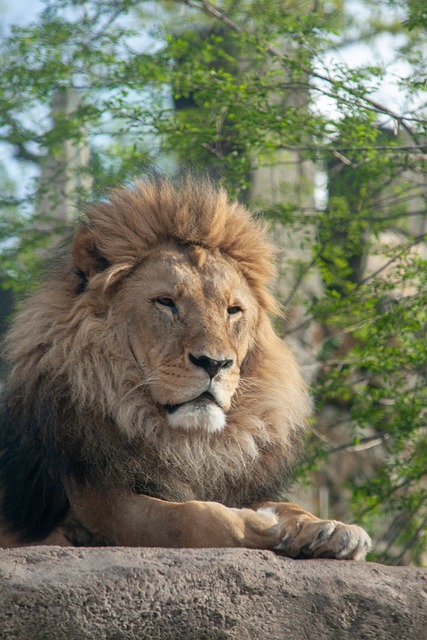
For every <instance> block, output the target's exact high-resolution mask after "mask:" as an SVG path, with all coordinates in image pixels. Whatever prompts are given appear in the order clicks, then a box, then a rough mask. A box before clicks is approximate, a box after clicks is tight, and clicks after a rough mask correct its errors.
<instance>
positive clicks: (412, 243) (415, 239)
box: [357, 233, 427, 288]
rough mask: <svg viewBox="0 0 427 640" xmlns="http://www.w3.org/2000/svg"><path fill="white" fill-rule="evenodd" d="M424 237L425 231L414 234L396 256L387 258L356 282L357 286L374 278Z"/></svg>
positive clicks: (426, 235)
mask: <svg viewBox="0 0 427 640" xmlns="http://www.w3.org/2000/svg"><path fill="white" fill-rule="evenodd" d="M426 238H427V233H423V234H422V235H420V236H416V237H415V238H414V240H413V241H412V242H408V244H406V245H405V246H404V247H403V248H402V250H401V251H399V253H398V254H397V255H396V256H394V257H393V258H390V260H387V262H386V263H385V264H383V265H382V267H380V268H379V269H377V270H376V271H374V272H373V273H371V274H369V275H368V276H366V278H363V280H361V281H360V282H359V283H358V285H357V288H360V287H362V286H363V285H364V284H366V283H367V282H369V280H372V279H373V278H376V277H377V276H378V275H379V274H380V273H382V272H383V271H385V270H386V269H387V268H388V267H389V266H390V265H392V264H393V263H394V262H396V260H399V258H401V257H402V256H403V255H404V254H405V253H406V252H407V251H408V249H411V248H412V247H415V246H416V245H417V244H420V242H423V241H424V240H425V239H426Z"/></svg>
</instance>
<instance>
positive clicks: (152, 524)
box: [69, 489, 281, 548]
mask: <svg viewBox="0 0 427 640" xmlns="http://www.w3.org/2000/svg"><path fill="white" fill-rule="evenodd" d="M69 499H70V503H71V514H70V515H71V517H70V533H69V536H70V539H71V540H72V536H73V535H74V534H73V531H76V530H77V529H78V526H80V527H81V528H82V530H84V531H85V532H86V535H88V537H87V538H86V540H85V537H84V535H83V537H82V542H79V541H78V540H77V541H74V543H75V544H79V543H80V544H91V543H92V544H99V542H97V541H103V542H102V543H103V544H111V545H124V546H149V547H152V546H156V547H199V548H200V547H252V548H273V547H274V546H276V545H277V544H279V543H280V540H281V528H280V526H279V518H278V516H277V515H275V514H274V513H273V512H272V510H270V509H263V510H261V511H260V512H256V511H254V510H251V509H231V508H228V507H225V506H223V505H221V504H219V503H216V502H199V501H191V502H183V503H178V502H166V501H164V500H158V499H156V498H150V497H147V496H144V495H137V494H131V493H129V494H128V493H121V492H112V493H108V494H107V493H105V494H104V493H101V492H97V491H92V490H87V489H85V490H77V491H76V490H75V489H73V490H72V491H71V492H69ZM77 523H78V524H77ZM76 526H77V529H76ZM90 536H91V537H90ZM91 539H92V542H91Z"/></svg>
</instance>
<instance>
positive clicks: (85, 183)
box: [0, 0, 427, 564]
mask: <svg viewBox="0 0 427 640" xmlns="http://www.w3.org/2000/svg"><path fill="white" fill-rule="evenodd" d="M426 29H427V5H426V4H425V1H424V0H379V1H375V2H373V1H371V0H347V1H346V0H342V1H341V0H330V1H327V0H319V1H316V0H311V1H309V0H280V1H279V0H238V1H237V0H213V1H212V2H209V1H204V0H175V1H173V0H170V1H164V2H162V1H160V0H159V1H144V0H87V1H84V0H46V1H45V2H42V1H40V0H17V1H16V2H14V3H12V2H11V1H10V0H1V3H0V68H1V72H0V187H1V189H0V328H1V331H2V332H4V331H5V330H6V328H7V324H8V322H10V320H11V318H12V317H13V311H14V309H16V308H17V307H18V306H19V302H20V300H21V299H22V296H23V295H25V294H27V293H28V292H29V291H31V290H32V289H33V288H34V287H35V286H36V283H37V279H38V277H39V275H40V273H41V271H42V270H43V267H44V265H45V264H46V261H47V259H48V258H49V257H50V255H51V254H52V250H53V246H54V245H55V243H58V241H60V239H61V238H62V237H63V235H64V233H65V232H66V229H67V228H68V227H69V226H70V225H72V221H73V218H74V217H75V216H76V215H78V212H79V211H81V208H82V206H83V205H84V203H85V202H87V201H90V200H92V199H95V198H105V197H108V189H109V188H110V187H113V186H116V185H119V184H129V185H131V184H132V182H133V180H134V178H135V177H142V176H143V175H144V173H145V172H147V170H149V169H150V167H153V166H155V167H158V168H160V169H161V170H162V171H164V172H165V173H166V174H167V175H169V176H170V177H173V176H174V175H175V174H176V173H177V172H179V171H180V170H182V169H183V168H184V169H185V168H191V169H192V170H194V171H195V172H198V173H201V174H202V175H203V174H206V173H208V174H209V175H210V176H212V177H213V178H214V179H215V180H217V181H218V182H219V183H221V184H223V185H224V186H225V187H226V188H227V190H228V191H229V193H230V194H231V196H232V197H234V198H238V199H239V200H240V201H241V202H243V203H245V204H246V205H248V206H249V207H250V208H251V209H252V210H253V211H256V212H257V214H258V215H259V216H261V217H262V218H263V219H264V220H265V221H266V222H267V224H268V225H269V228H270V230H271V234H272V235H273V238H274V240H275V242H276V244H277V246H278V248H279V256H278V269H279V276H278V278H277V281H276V282H275V284H274V286H275V290H276V293H277V296H278V298H279V300H280V302H281V304H282V308H283V318H281V319H279V320H277V330H278V331H279V333H280V334H281V335H282V336H283V338H284V339H286V340H287V341H288V342H289V344H290V345H291V347H292V348H293V350H294V351H295V353H296V355H297V357H298V359H299V362H300V363H301V366H302V369H303V373H304V376H305V378H306V380H307V381H308V382H309V384H310V385H311V389H312V393H313V397H314V400H315V405H316V415H315V418H314V419H313V423H312V425H311V426H312V428H311V430H310V434H309V436H308V438H307V443H306V445H307V446H306V454H305V457H304V459H303V461H302V465H301V468H298V470H297V472H296V483H295V485H294V487H293V488H290V492H289V497H291V498H292V499H295V500H298V501H300V502H301V503H302V504H303V505H304V506H305V507H307V508H309V509H310V510H312V511H313V512H314V513H316V514H318V515H320V516H321V517H328V518H337V519H343V520H347V521H357V522H359V523H361V524H363V525H364V526H365V527H366V528H367V529H368V531H369V533H370V534H371V535H372V537H373V538H374V541H375V546H374V550H373V553H372V556H371V557H372V558H374V559H377V560H380V561H382V562H386V563H390V564H426V563H427V430H426V426H427V416H426V413H427V411H426V409H427V384H426V378H427V340H426V326H427V209H426V196H427V176H426V169H427V133H426V124H427V113H426V99H427V93H426V90H427V77H426V68H427V60H426V58H427V32H426ZM28 330H29V331H31V327H29V328H28ZM5 371H6V365H5V363H4V361H2V367H1V375H2V376H4V375H5Z"/></svg>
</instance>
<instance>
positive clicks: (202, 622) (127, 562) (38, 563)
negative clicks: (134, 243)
mask: <svg viewBox="0 0 427 640" xmlns="http://www.w3.org/2000/svg"><path fill="white" fill-rule="evenodd" d="M426 630H427V571H425V570H423V569H415V568H392V567H384V566H381V565H378V564H373V563H357V562H344V561H342V562H339V561H333V560H289V559H286V558H282V557H279V556H277V555H274V554H273V553H271V552H268V551H250V550H246V549H243V550H236V549H210V550H206V549H201V550H193V549H186V550H172V549H125V548H103V549H86V548H81V549H67V548H60V547H35V548H26V549H14V550H12V549H9V550H0V638H1V640H92V639H96V640H98V639H106V640H125V639H126V640H127V639H133V638H135V639H137V640H145V639H147V640H151V639H157V638H159V639H162V640H163V639H164V640H169V639H171V640H180V639H183V640H193V639H197V640H200V639H209V640H210V639H215V640H226V639H228V638H236V639H239V640H246V639H252V638H256V640H263V639H264V638H265V639H268V640H274V639H276V638H277V639H280V640H288V639H289V640H300V639H301V640H302V639H306V638H309V639H310V638H316V639H320V640H328V639H329V638H336V639H337V640H345V639H346V638H355V639H356V638H357V639H358V640H361V639H364V638H372V639H376V640H377V639H382V638H384V640H394V639H398V640H412V639H414V640H415V639H416V640H421V638H426V637H427V635H426V634H427V631H426Z"/></svg>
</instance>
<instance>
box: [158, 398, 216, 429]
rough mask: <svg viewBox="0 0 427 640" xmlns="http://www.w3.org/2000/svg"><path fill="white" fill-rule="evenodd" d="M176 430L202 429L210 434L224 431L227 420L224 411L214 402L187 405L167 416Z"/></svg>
mask: <svg viewBox="0 0 427 640" xmlns="http://www.w3.org/2000/svg"><path fill="white" fill-rule="evenodd" d="M167 418H168V422H169V425H170V426H171V427H173V428H174V429H187V430H188V431H190V430H193V429H201V430H204V431H207V432H209V433H215V432H217V431H222V430H223V429H224V427H225V423H226V419H225V414H224V411H223V410H222V409H221V408H220V407H219V406H218V405H216V404H214V403H213V402H210V403H209V404H202V405H198V404H193V403H186V404H184V405H182V406H180V407H179V408H178V409H176V411H174V412H173V413H170V414H168V416H167Z"/></svg>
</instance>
